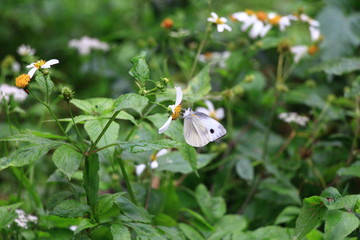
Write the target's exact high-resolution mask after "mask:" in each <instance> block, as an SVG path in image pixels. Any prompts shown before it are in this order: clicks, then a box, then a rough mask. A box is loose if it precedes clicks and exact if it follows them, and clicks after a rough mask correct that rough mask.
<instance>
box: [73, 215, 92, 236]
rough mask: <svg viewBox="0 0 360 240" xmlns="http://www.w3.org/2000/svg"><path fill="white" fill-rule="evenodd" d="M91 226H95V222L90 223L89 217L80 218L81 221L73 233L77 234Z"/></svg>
mask: <svg viewBox="0 0 360 240" xmlns="http://www.w3.org/2000/svg"><path fill="white" fill-rule="evenodd" d="M93 227H96V224H94V223H91V222H90V219H88V218H84V219H81V221H80V223H79V227H78V228H77V229H76V230H75V232H74V234H78V233H80V232H82V231H83V230H85V229H89V228H93Z"/></svg>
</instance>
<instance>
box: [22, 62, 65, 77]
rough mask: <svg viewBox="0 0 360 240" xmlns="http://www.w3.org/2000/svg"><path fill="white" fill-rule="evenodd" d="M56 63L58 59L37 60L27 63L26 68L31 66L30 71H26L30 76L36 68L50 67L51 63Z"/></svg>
mask: <svg viewBox="0 0 360 240" xmlns="http://www.w3.org/2000/svg"><path fill="white" fill-rule="evenodd" d="M58 63H59V60H57V59H51V60H49V61H45V60H39V61H37V62H34V63H31V64H29V65H27V66H26V68H31V69H30V71H29V72H28V75H29V76H30V78H32V77H33V76H34V74H35V72H36V71H37V70H38V69H40V68H50V67H51V65H54V64H58Z"/></svg>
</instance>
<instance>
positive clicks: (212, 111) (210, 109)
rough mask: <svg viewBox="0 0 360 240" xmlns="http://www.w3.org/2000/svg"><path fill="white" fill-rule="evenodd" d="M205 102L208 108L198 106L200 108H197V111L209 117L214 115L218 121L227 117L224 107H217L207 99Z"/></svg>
mask: <svg viewBox="0 0 360 240" xmlns="http://www.w3.org/2000/svg"><path fill="white" fill-rule="evenodd" d="M205 104H206V106H207V108H204V107H198V108H196V110H195V111H196V112H202V113H205V114H206V115H208V116H209V117H212V118H214V119H216V120H218V121H219V120H222V119H223V118H224V117H225V111H224V108H218V109H215V107H214V104H213V103H212V102H211V101H209V100H206V101H205Z"/></svg>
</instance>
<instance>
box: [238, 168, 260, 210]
mask: <svg viewBox="0 0 360 240" xmlns="http://www.w3.org/2000/svg"><path fill="white" fill-rule="evenodd" d="M259 183H260V175H256V177H255V179H254V180H253V182H252V184H251V189H250V192H249V193H248V194H247V195H246V199H245V201H244V202H243V204H242V205H241V207H240V209H239V210H238V214H242V213H243V212H244V210H245V209H246V207H247V206H248V205H249V203H250V202H251V200H252V198H253V197H254V196H255V193H256V190H257V187H258V185H259Z"/></svg>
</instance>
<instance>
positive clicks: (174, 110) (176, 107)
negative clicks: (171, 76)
mask: <svg viewBox="0 0 360 240" xmlns="http://www.w3.org/2000/svg"><path fill="white" fill-rule="evenodd" d="M175 90H176V100H175V104H174V105H169V106H168V107H169V108H170V109H171V110H172V114H171V116H170V117H169V119H168V120H167V121H166V122H165V123H164V125H163V126H162V127H160V128H159V134H161V133H163V132H165V130H166V129H168V128H169V126H170V123H171V121H172V120H176V119H177V118H178V117H179V116H180V111H181V109H182V108H181V105H180V104H181V101H182V98H183V93H182V91H181V88H180V87H175Z"/></svg>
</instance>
